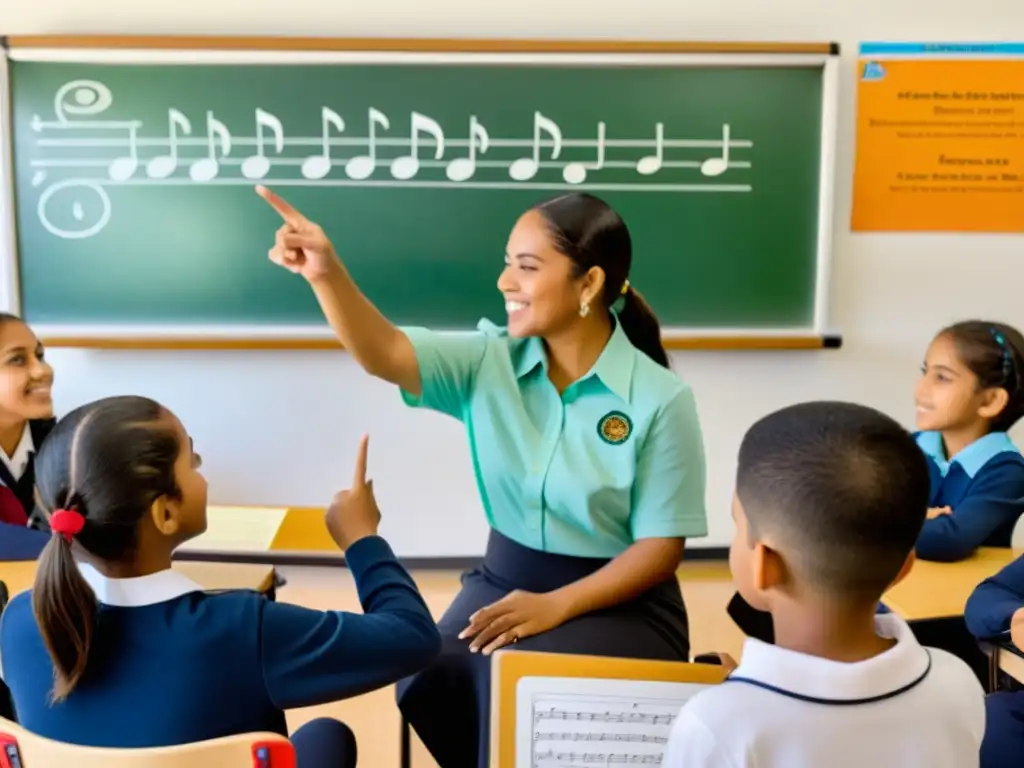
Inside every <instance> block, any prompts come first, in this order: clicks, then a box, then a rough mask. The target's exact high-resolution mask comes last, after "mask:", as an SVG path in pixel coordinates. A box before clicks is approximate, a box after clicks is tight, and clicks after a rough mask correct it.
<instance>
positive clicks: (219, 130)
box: [188, 112, 231, 182]
mask: <svg viewBox="0 0 1024 768" xmlns="http://www.w3.org/2000/svg"><path fill="white" fill-rule="evenodd" d="M218 140H219V141H220V155H221V157H227V156H228V155H229V154H231V134H230V133H229V132H228V129H227V126H226V125H224V123H222V122H221V121H220V120H218V119H217V118H215V117H214V116H213V112H207V113H206V141H207V152H208V154H207V156H206V157H204V158H203V159H201V160H196V162H194V163H192V167H190V168H189V169H188V175H189V177H190V178H191V179H192V181H199V182H203V181H211V180H212V179H215V178H216V177H217V174H218V173H220V163H219V162H218V160H217V141H218Z"/></svg>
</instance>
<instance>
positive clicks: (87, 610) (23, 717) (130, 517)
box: [0, 397, 440, 768]
mask: <svg viewBox="0 0 1024 768" xmlns="http://www.w3.org/2000/svg"><path fill="white" fill-rule="evenodd" d="M199 463H200V459H199V456H198V454H196V453H195V452H194V451H193V448H192V443H191V439H190V438H189V436H188V435H187V434H186V432H185V430H184V428H183V427H182V425H181V423H180V422H179V421H178V420H177V418H175V417H174V416H173V415H172V414H171V413H170V412H168V411H167V410H165V409H164V408H162V407H161V406H160V405H159V404H157V403H155V402H153V401H151V400H148V399H145V398H141V397H113V398H108V399H104V400H99V401H97V402H94V403H91V404H89V405H85V406H82V407H81V408H78V409H76V410H75V411H72V412H71V413H70V414H69V415H68V416H66V417H65V418H64V419H62V420H61V421H60V423H59V424H58V425H57V426H56V427H55V428H54V430H53V432H52V433H51V435H50V437H49V438H48V439H47V441H46V443H45V444H44V446H43V448H42V450H41V452H40V454H39V457H38V465H37V482H38V487H39V495H40V506H41V508H42V509H43V511H44V513H45V514H46V516H47V517H48V520H49V523H50V527H51V528H52V530H53V536H52V539H51V541H50V543H49V544H47V546H46V549H45V551H44V552H43V554H42V556H41V558H40V560H39V569H38V572H37V575H36V583H35V586H34V588H33V589H32V591H31V593H22V594H20V595H17V596H16V597H14V598H13V599H12V600H11V602H10V604H9V605H8V606H7V610H6V611H4V614H3V617H2V620H0V672H2V675H3V679H4V680H5V681H6V683H7V685H8V686H9V687H10V689H11V693H12V695H13V698H14V705H15V710H16V712H17V716H18V720H19V722H20V723H21V724H22V725H23V726H24V727H26V728H28V729H29V730H30V731H32V732H34V733H37V734H40V735H42V736H45V737H47V738H51V739H57V740H60V741H64V742H70V743H75V744H84V745H91V746H103V747H154V746H169V745H175V744H184V743H191V742H196V741H201V740H204V739H212V738H216V737H221V736H228V735H232V734H238V733H245V732H251V731H274V732H278V733H282V734H284V733H286V732H287V731H286V725H285V717H284V712H283V710H286V709H291V708H295V707H306V706H310V705H314V704H323V703H326V702H331V701H335V700H338V699H342V698H345V697H348V696H355V695H357V694H360V693H364V692H366V691H370V690H373V689H376V688H379V687H381V686H384V685H387V684H389V683H393V682H395V681H396V680H398V679H399V678H401V677H403V676H405V675H408V674H411V673H413V672H416V671H417V670H419V669H421V668H423V667H424V666H426V665H427V664H429V663H430V662H431V661H432V660H433V659H434V658H435V656H436V655H437V653H438V651H439V649H440V637H439V635H438V632H437V629H436V628H435V626H434V622H433V619H432V618H431V615H430V611H429V610H428V609H427V606H426V605H425V604H424V602H423V599H422V597H421V596H420V594H419V592H418V591H417V589H416V585H415V584H414V582H413V580H412V579H411V578H410V577H409V574H408V573H406V571H405V570H404V569H403V568H402V566H401V565H400V564H399V563H398V560H397V559H396V558H395V555H394V554H393V553H392V551H391V548H390V547H389V546H388V544H387V542H385V541H384V540H383V539H382V538H380V537H379V536H378V535H377V525H378V522H379V519H380V513H379V512H378V510H377V506H376V502H375V501H374V498H373V489H372V484H371V483H370V482H367V481H366V480H365V469H366V442H365V439H364V442H363V444H362V446H361V448H360V453H359V458H358V460H357V465H356V475H355V482H354V484H353V486H352V488H351V489H350V490H347V491H344V492H342V493H339V494H338V495H337V496H335V498H334V500H333V502H332V504H331V507H330V509H329V510H328V512H327V518H326V522H327V528H328V530H329V531H330V533H331V536H332V538H333V539H334V541H335V542H336V543H337V544H338V546H339V547H341V548H342V549H344V550H345V558H346V562H347V564H348V567H349V568H350V569H351V571H352V573H353V576H354V578H355V582H356V586H357V589H358V590H359V596H360V599H361V601H362V604H363V609H364V611H365V614H361V615H360V614H350V613H344V612H341V611H326V612H322V611H314V610H309V609H307V608H301V607H299V606H295V605H287V604H281V603H276V602H272V601H269V600H267V599H265V598H263V597H262V596H261V595H259V594H258V593H256V592H250V591H234V592H227V593H221V594H207V593H204V592H203V590H202V588H201V587H199V586H198V585H196V584H194V583H193V582H191V581H190V580H189V579H188V578H186V577H185V576H183V575H182V574H180V573H179V572H177V571H175V570H172V569H171V555H172V553H173V552H174V550H175V548H176V547H178V546H179V545H180V544H181V543H182V542H185V541H187V540H189V539H191V538H193V537H195V536H197V535H199V534H201V533H202V532H203V531H204V530H205V529H206V480H205V479H204V478H203V476H202V475H201V474H200V473H199ZM76 558H77V559H78V560H79V563H78V564H76ZM293 742H294V743H295V746H296V751H297V752H298V753H299V761H298V765H299V768H318V767H319V766H328V765H331V766H336V765H340V764H345V763H347V762H350V758H351V755H349V756H348V757H346V755H345V754H343V753H345V752H347V751H350V749H351V732H350V731H348V729H347V728H346V727H345V726H342V725H341V724H340V723H336V722H333V721H329V720H327V721H323V720H321V721H314V722H313V723H311V724H309V725H308V726H305V727H304V728H302V729H299V731H297V732H296V733H295V734H294V735H293Z"/></svg>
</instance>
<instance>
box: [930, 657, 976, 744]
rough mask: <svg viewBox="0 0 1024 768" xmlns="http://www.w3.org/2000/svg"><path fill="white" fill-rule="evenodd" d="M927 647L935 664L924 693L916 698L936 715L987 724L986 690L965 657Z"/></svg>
mask: <svg viewBox="0 0 1024 768" xmlns="http://www.w3.org/2000/svg"><path fill="white" fill-rule="evenodd" d="M927 650H928V653H929V655H930V656H931V667H930V668H929V671H928V676H927V677H926V678H925V680H924V681H922V691H921V693H922V695H921V696H919V697H918V699H916V700H918V701H921V702H922V707H923V708H924V707H927V708H928V709H929V710H931V711H932V713H931V715H932V716H942V715H945V716H946V717H947V720H948V722H950V723H956V724H958V725H961V726H966V727H975V728H980V727H983V725H984V721H985V690H984V688H982V686H981V682H980V681H979V680H978V676H977V675H976V674H975V673H974V671H973V670H972V669H971V668H970V667H968V665H967V663H966V662H964V660H963V659H962V658H958V657H957V656H955V655H953V654H952V653H950V652H948V651H946V650H942V649H941V648H931V647H929V648H927ZM929 719H930V720H932V719H934V717H930V718H929Z"/></svg>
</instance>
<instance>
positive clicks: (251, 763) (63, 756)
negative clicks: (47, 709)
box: [0, 719, 295, 768]
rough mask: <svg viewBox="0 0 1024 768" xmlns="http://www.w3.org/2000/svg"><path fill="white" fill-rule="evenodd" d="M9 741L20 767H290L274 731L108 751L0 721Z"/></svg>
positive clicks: (1, 740) (288, 749)
mask: <svg viewBox="0 0 1024 768" xmlns="http://www.w3.org/2000/svg"><path fill="white" fill-rule="evenodd" d="M12 742H13V743H16V744H17V748H18V753H19V756H20V766H21V768H51V767H52V766H64V765H66V766H74V768H295V750H294V749H293V748H292V745H291V742H290V741H288V739H287V738H285V737H284V736H281V735H280V734H277V733H246V734H240V735H238V736H227V737H225V738H221V739H211V740H209V741H200V742H197V743H195V744H182V745H181V746H176V747H156V748H151V749H110V748H106V747H80V746H77V745H75V744H64V743H62V742H59V741H51V740H50V739H44V738H43V737H42V736H36V735H34V734H32V733H29V732H28V731H26V730H25V729H24V728H22V727H21V726H19V725H17V724H16V723H12V722H11V721H10V720H3V719H0V748H2V749H6V748H7V745H8V744H10V743H12ZM9 762H11V764H12V765H17V763H13V761H9Z"/></svg>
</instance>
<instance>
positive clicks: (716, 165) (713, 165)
mask: <svg viewBox="0 0 1024 768" xmlns="http://www.w3.org/2000/svg"><path fill="white" fill-rule="evenodd" d="M728 168H729V126H728V125H723V126H722V154H721V155H720V156H719V157H709V158H708V159H707V160H705V161H704V162H703V163H701V166H700V172H701V173H703V174H704V175H705V176H721V175H722V174H723V173H725V172H726V171H727V170H728Z"/></svg>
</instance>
